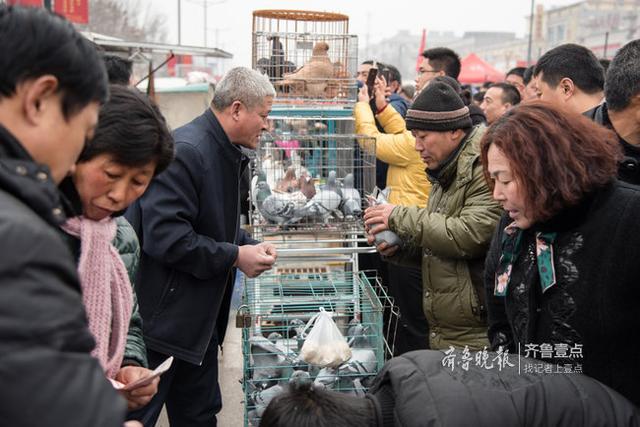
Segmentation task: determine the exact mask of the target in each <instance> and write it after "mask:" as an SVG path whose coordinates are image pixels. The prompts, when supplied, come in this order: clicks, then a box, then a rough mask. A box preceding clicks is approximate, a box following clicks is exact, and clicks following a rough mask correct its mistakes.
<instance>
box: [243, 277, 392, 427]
mask: <svg viewBox="0 0 640 427" xmlns="http://www.w3.org/2000/svg"><path fill="white" fill-rule="evenodd" d="M243 302H244V304H245V305H243V307H241V310H240V311H239V313H238V317H239V319H240V320H239V323H241V324H242V326H244V328H243V367H244V369H243V371H244V381H243V386H244V393H245V426H247V425H252V426H257V425H259V422H260V417H261V416H262V413H263V412H264V410H265V409H266V407H267V406H268V404H269V402H270V401H271V400H272V399H273V398H274V397H275V396H277V395H278V394H280V393H283V392H284V391H286V389H287V387H288V385H289V381H290V379H291V378H292V377H293V378H296V380H306V381H313V382H314V384H315V385H316V386H318V387H324V388H327V389H330V390H334V391H339V392H344V393H349V394H352V395H358V396H362V395H364V393H365V392H366V390H367V388H368V386H369V383H370V381H371V380H372V379H373V378H374V377H375V375H376V374H377V372H378V371H379V369H380V368H381V367H382V365H383V364H384V361H385V359H386V356H388V354H390V352H392V351H393V341H394V340H395V330H393V333H391V331H390V329H389V327H388V326H386V325H385V322H384V319H383V317H384V316H385V310H386V309H387V310H389V311H388V314H387V315H389V316H395V320H394V322H393V323H394V325H397V318H398V313H397V310H395V309H394V306H393V301H392V300H391V299H390V298H389V297H388V296H387V294H386V292H385V290H384V289H383V288H382V286H381V284H380V282H379V280H378V279H377V278H376V277H375V276H372V275H371V274H369V273H367V274H365V273H363V272H360V273H353V272H344V271H342V272H340V271H328V270H325V271H318V270H314V269H308V270H306V271H301V270H298V271H290V272H283V271H280V272H279V274H271V275H262V276H260V277H258V278H255V279H247V281H246V282H245V290H244V294H243ZM321 307H322V308H324V310H326V311H329V312H332V313H333V319H334V321H335V323H336V325H337V326H338V328H339V329H340V331H341V332H342V334H343V336H344V337H345V338H346V340H347V342H348V344H349V346H350V348H351V353H352V355H351V358H350V359H349V360H347V361H346V362H344V363H342V364H341V365H339V366H337V367H335V368H330V367H319V366H313V365H310V364H308V363H306V362H304V361H302V360H301V359H300V357H299V356H300V350H301V348H302V346H303V344H304V341H305V339H306V336H307V334H308V332H309V330H305V326H306V323H307V322H308V321H309V319H311V318H312V317H313V316H314V315H316V314H317V313H318V312H319V310H320V308H321Z"/></svg>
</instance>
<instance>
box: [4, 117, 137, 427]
mask: <svg viewBox="0 0 640 427" xmlns="http://www.w3.org/2000/svg"><path fill="white" fill-rule="evenodd" d="M65 220H66V216H65V214H64V209H63V206H62V204H61V200H60V195H59V192H58V189H57V187H56V185H55V183H54V182H53V181H52V180H51V177H50V174H49V169H48V168H46V167H44V166H42V165H38V164H36V163H35V162H34V161H33V160H32V159H31V157H30V156H29V154H28V153H27V152H26V151H25V150H24V148H23V147H22V146H21V145H20V143H19V142H18V141H17V140H16V139H15V138H14V137H13V136H12V135H11V134H10V133H9V132H8V131H7V130H6V129H4V128H3V127H2V126H0V337H1V339H0V424H2V425H6V426H41V427H58V426H68V427H85V426H96V427H101V426H109V427H111V426H113V427H116V426H117V427H121V426H122V424H123V422H124V418H125V411H126V403H125V400H124V399H123V398H122V397H120V396H119V394H118V393H117V392H116V391H115V389H114V388H113V386H112V385H111V384H110V383H109V382H108V381H107V379H106V378H105V375H104V371H103V370H102V368H101V367H100V364H99V363H98V360H97V359H95V358H93V357H92V356H91V354H90V352H91V350H92V349H93V347H94V344H95V341H94V340H93V337H92V336H91V333H90V332H89V328H88V325H87V319H86V314H85V311H84V307H83V305H82V298H81V295H80V284H79V282H78V275H77V273H76V266H75V263H74V261H73V257H72V255H71V252H70V251H69V249H68V247H67V246H66V245H65V242H64V240H63V239H62V236H61V234H60V233H61V232H60V231H59V228H58V227H59V226H60V224H61V223H63V222H64V221H65Z"/></svg>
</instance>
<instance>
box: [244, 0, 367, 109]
mask: <svg viewBox="0 0 640 427" xmlns="http://www.w3.org/2000/svg"><path fill="white" fill-rule="evenodd" d="M348 27H349V18H348V17H347V16H346V15H341V14H336V13H326V12H311V11H294V10H258V11H254V12H253V34H252V35H253V42H252V66H253V68H254V69H256V70H259V71H262V72H263V73H265V74H266V75H268V76H269V79H270V80H271V82H272V83H273V85H274V87H275V88H276V93H277V95H276V100H275V103H276V104H291V105H305V104H308V103H309V102H314V103H320V104H344V103H352V102H354V101H356V99H357V87H356V80H355V73H356V70H357V66H358V63H357V60H358V58H357V55H358V38H357V36H355V35H349V34H348Z"/></svg>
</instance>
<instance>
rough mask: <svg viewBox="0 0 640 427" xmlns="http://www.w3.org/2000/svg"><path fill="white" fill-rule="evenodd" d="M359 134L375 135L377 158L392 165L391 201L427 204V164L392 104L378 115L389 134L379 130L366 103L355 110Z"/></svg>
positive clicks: (388, 182)
mask: <svg viewBox="0 0 640 427" xmlns="http://www.w3.org/2000/svg"><path fill="white" fill-rule="evenodd" d="M354 116H355V121H356V133H358V134H362V135H368V136H374V137H375V138H376V158H378V159H380V160H382V161H383V162H385V163H388V164H389V169H388V171H387V187H391V194H390V195H389V203H391V204H393V205H401V206H418V207H421V208H423V207H425V206H426V204H427V199H428V197H429V191H430V190H431V183H430V182H429V180H428V179H427V174H426V172H425V169H426V166H425V164H424V162H423V161H422V159H421V158H420V154H419V153H418V152H417V151H416V149H415V139H414V138H413V135H411V133H410V132H409V131H407V129H406V126H405V123H404V120H403V119H402V116H400V114H399V113H398V112H397V111H396V110H394V108H393V107H392V106H391V104H389V105H387V107H386V108H385V109H384V110H383V111H382V112H381V113H380V114H378V115H377V116H376V117H377V119H378V122H379V123H380V125H381V126H382V127H383V128H384V130H385V132H386V133H382V132H380V131H378V128H377V127H376V122H375V119H374V116H373V113H372V112H371V107H370V106H369V104H368V103H366V102H358V103H357V104H356V107H355V109H354Z"/></svg>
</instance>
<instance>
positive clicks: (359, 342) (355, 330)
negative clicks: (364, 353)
mask: <svg viewBox="0 0 640 427" xmlns="http://www.w3.org/2000/svg"><path fill="white" fill-rule="evenodd" d="M352 322H353V321H352ZM349 325H350V326H349V329H348V330H347V340H348V341H347V342H348V343H349V347H351V348H367V347H370V346H371V344H370V343H369V337H368V336H367V333H368V328H367V327H365V326H363V325H362V323H360V322H357V321H356V323H353V324H352V323H351V322H349Z"/></svg>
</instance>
